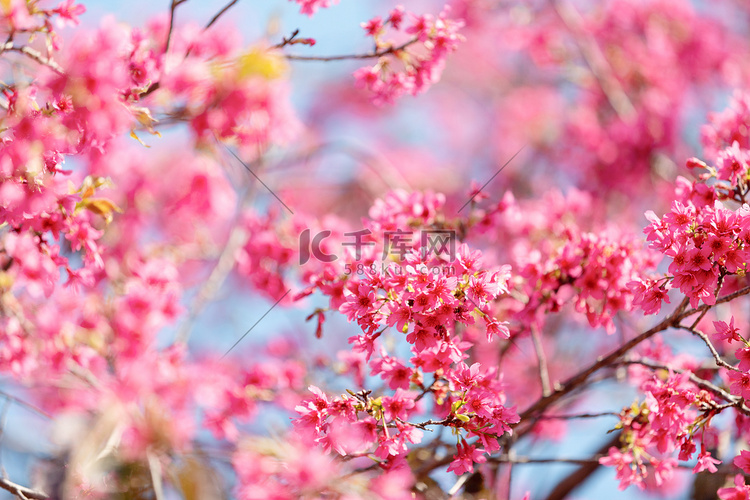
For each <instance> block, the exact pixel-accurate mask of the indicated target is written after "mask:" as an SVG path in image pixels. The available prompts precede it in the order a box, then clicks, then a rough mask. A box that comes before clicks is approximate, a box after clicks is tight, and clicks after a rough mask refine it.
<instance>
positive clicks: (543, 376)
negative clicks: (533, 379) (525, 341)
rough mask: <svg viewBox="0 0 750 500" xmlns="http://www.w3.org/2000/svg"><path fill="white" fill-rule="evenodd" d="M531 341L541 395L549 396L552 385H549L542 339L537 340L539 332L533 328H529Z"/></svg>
mask: <svg viewBox="0 0 750 500" xmlns="http://www.w3.org/2000/svg"><path fill="white" fill-rule="evenodd" d="M531 340H532V341H533V342H534V351H536V359H537V361H538V362H539V380H541V382H542V395H543V396H549V395H550V394H552V384H551V383H550V378H549V370H548V369H547V357H546V356H545V355H544V346H542V339H541V338H539V331H538V330H537V328H536V327H535V326H532V327H531Z"/></svg>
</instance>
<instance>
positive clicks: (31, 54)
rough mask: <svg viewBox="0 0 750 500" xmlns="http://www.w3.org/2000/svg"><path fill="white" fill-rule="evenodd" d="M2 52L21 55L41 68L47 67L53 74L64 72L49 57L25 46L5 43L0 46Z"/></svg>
mask: <svg viewBox="0 0 750 500" xmlns="http://www.w3.org/2000/svg"><path fill="white" fill-rule="evenodd" d="M2 52H18V53H19V54H23V55H25V56H26V57H28V58H29V59H31V60H33V61H36V62H38V63H39V64H41V65H43V66H47V67H48V68H50V69H51V70H52V71H54V72H55V73H58V74H60V75H62V74H64V71H63V69H62V66H60V65H59V64H57V63H56V62H55V61H53V60H52V59H50V58H49V57H44V56H43V55H42V54H41V52H38V51H36V50H34V49H32V48H31V47H27V46H25V45H23V46H16V45H13V42H12V41H11V42H7V43H5V44H3V45H0V53H2Z"/></svg>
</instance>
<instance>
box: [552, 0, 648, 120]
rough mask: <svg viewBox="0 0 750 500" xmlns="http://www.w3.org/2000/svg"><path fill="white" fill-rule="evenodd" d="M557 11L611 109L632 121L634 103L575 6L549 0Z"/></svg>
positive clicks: (559, 0)
mask: <svg viewBox="0 0 750 500" xmlns="http://www.w3.org/2000/svg"><path fill="white" fill-rule="evenodd" d="M550 2H551V3H552V6H553V7H554V9H555V11H556V12H557V15H558V16H559V17H560V20H562V22H563V24H565V26H566V27H567V28H568V31H570V33H571V35H573V40H574V41H575V43H576V45H577V46H578V49H579V50H580V51H581V55H582V56H583V59H584V60H585V61H586V64H587V65H588V67H589V69H590V70H591V74H592V75H594V78H596V80H597V81H598V82H599V86H600V87H601V89H602V92H604V95H605V96H606V98H607V100H608V101H609V104H610V105H611V106H612V109H614V110H615V112H616V113H617V116H619V117H620V119H621V120H623V121H632V120H633V118H634V117H635V116H636V115H637V112H636V109H635V106H633V103H632V102H631V101H630V98H629V97H628V95H627V94H626V93H625V91H624V90H623V88H622V85H621V84H620V82H619V81H618V80H617V77H615V75H614V72H613V71H612V67H611V66H610V64H609V62H608V61H607V58H606V57H604V54H603V53H602V51H601V49H600V48H599V45H598V44H597V42H596V40H595V39H594V37H593V36H591V34H590V33H587V32H586V29H585V27H584V22H583V18H582V17H581V14H580V13H579V12H578V11H577V10H576V8H575V7H574V6H573V5H571V4H570V3H569V2H567V1H566V0H550Z"/></svg>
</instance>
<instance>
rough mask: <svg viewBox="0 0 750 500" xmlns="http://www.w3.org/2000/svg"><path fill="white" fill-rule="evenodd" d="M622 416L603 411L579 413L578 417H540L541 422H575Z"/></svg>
mask: <svg viewBox="0 0 750 500" xmlns="http://www.w3.org/2000/svg"><path fill="white" fill-rule="evenodd" d="M619 416H620V414H619V413H616V412H613V411H603V412H601V413H579V414H577V415H540V416H539V417H537V418H539V420H575V419H579V418H581V419H584V418H599V417H619Z"/></svg>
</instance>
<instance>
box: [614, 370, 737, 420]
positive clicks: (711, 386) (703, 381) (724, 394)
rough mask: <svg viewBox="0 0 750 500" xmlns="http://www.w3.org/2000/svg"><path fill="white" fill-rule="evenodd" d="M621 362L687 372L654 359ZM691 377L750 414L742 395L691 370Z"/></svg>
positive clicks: (701, 386) (679, 372) (699, 385)
mask: <svg viewBox="0 0 750 500" xmlns="http://www.w3.org/2000/svg"><path fill="white" fill-rule="evenodd" d="M621 364H623V365H641V366H645V367H647V368H651V369H653V370H668V371H669V370H671V371H672V372H674V373H678V374H682V373H685V370H680V369H678V368H673V367H671V366H668V365H663V364H660V363H654V362H652V361H647V360H645V359H639V360H628V361H623V362H622V363H621ZM689 378H690V381H691V382H692V383H694V384H695V385H697V386H698V387H700V388H701V389H705V390H707V391H709V392H712V393H714V394H715V395H716V396H719V397H720V398H722V399H723V400H724V401H727V402H729V403H730V406H734V407H736V408H737V411H739V412H741V413H744V414H745V415H748V416H750V408H748V407H747V406H745V404H744V400H743V399H742V398H741V397H739V396H735V395H734V394H731V393H729V392H727V391H725V390H724V389H722V388H721V387H719V386H717V385H715V384H714V383H712V382H710V381H708V380H706V379H703V378H700V377H699V376H697V375H696V374H694V373H693V372H690V377H689ZM718 408H720V407H717V409H718Z"/></svg>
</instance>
